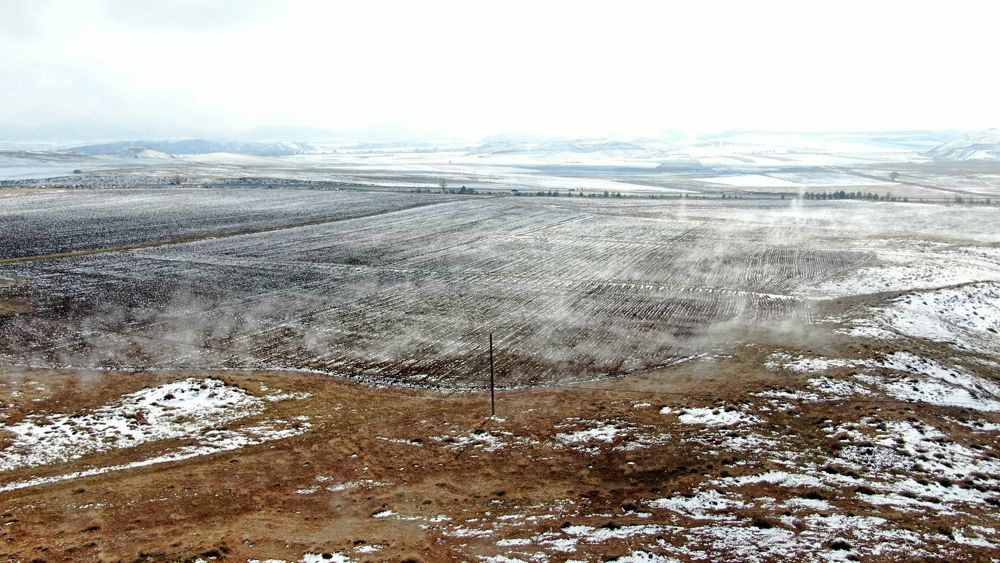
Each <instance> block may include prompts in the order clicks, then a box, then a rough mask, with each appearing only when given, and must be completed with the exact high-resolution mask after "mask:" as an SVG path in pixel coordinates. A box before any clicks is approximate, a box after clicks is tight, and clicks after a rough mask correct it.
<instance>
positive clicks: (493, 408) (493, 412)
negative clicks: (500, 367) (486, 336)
mask: <svg viewBox="0 0 1000 563" xmlns="http://www.w3.org/2000/svg"><path fill="white" fill-rule="evenodd" d="M496 414H497V403H496V395H495V394H494V391H493V333H492V332H491V333H490V418H492V417H494V416H496Z"/></svg>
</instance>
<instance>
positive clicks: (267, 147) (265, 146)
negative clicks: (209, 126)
mask: <svg viewBox="0 0 1000 563" xmlns="http://www.w3.org/2000/svg"><path fill="white" fill-rule="evenodd" d="M311 150H313V148H312V147H311V146H309V145H307V144H305V143H290V142H242V141H212V140H208V139H181V140H173V141H118V142H114V143H98V144H93V145H82V146H78V147H72V148H69V149H66V151H67V152H74V153H81V154H94V155H101V154H105V155H106V154H111V155H121V156H136V157H139V156H153V155H158V156H159V155H167V156H177V155H185V154H207V153H217V152H226V153H234V154H248V155H254V156H289V155H293V154H302V153H306V152H309V151H311Z"/></svg>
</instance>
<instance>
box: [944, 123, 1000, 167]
mask: <svg viewBox="0 0 1000 563" xmlns="http://www.w3.org/2000/svg"><path fill="white" fill-rule="evenodd" d="M928 154H929V155H930V156H933V157H934V158H936V159H939V160H1000V129H988V130H986V131H980V132H978V133H972V134H970V135H966V136H965V137H962V138H961V139H956V140H954V141H950V142H947V143H944V144H942V145H939V146H937V147H935V148H933V149H931V150H930V151H929V152H928Z"/></svg>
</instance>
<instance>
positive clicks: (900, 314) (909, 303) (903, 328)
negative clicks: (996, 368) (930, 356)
mask: <svg viewBox="0 0 1000 563" xmlns="http://www.w3.org/2000/svg"><path fill="white" fill-rule="evenodd" d="M998 273H1000V272H998ZM874 320H875V322H876V323H879V324H881V325H882V326H884V327H885V328H887V329H889V330H892V331H895V332H897V333H899V334H904V335H906V336H910V337H916V338H924V339H927V340H933V341H935V342H942V343H946V344H948V345H950V346H953V347H955V348H957V349H959V350H968V351H973V352H979V353H983V354H994V355H1000V283H997V282H989V283H976V284H969V285H964V286H961V287H952V288H945V289H937V290H933V291H917V292H911V293H907V294H905V295H901V296H900V297H897V298H896V299H893V300H892V301H890V302H889V304H888V305H887V306H886V307H885V308H882V309H880V310H878V311H877V312H876V314H875V315H874Z"/></svg>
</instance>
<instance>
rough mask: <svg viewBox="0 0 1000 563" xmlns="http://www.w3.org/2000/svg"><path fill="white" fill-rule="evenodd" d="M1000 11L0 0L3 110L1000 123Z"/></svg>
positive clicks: (567, 128) (655, 126)
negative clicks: (998, 48) (999, 38)
mask: <svg viewBox="0 0 1000 563" xmlns="http://www.w3.org/2000/svg"><path fill="white" fill-rule="evenodd" d="M140 8H141V9H140ZM998 11H1000V10H998V9H997V8H994V4H993V3H991V2H951V3H948V4H941V3H937V2H934V3H931V2H896V1H885V2H877V3H872V2H855V1H847V2H829V3H818V2H808V3H806V2H791V1H781V2H777V1H772V2H752V3H751V2H735V1H734V2H670V3H666V2H615V3H608V2H521V1H514V2H495V3H490V4H486V3H482V2H402V1H399V2H358V3H340V2H337V3H334V2H305V1H302V2H287V3H284V2H254V3H252V4H247V3H245V2H233V1H230V0H227V1H224V2H218V1H216V2H204V3H203V2H189V1H184V2H157V3H149V2H142V3H139V4H134V5H133V4H132V3H126V2H120V1H117V0H106V1H105V2H97V3H94V2H86V3H81V2H42V3H37V2H32V3H26V2H10V1H8V2H2V3H0V12H2V13H0V21H6V22H7V24H4V25H0V49H2V52H3V53H5V55H10V56H5V57H4V60H3V61H2V62H0V79H2V81H3V86H4V88H2V89H0V125H29V124H31V123H34V122H37V121H45V120H48V121H59V120H72V119H77V120H80V119H88V120H102V121H106V122H109V123H110V122H116V121H129V122H135V121H137V120H138V121H148V122H150V123H160V122H170V123H175V124H177V126H178V127H190V126H194V125H198V126H213V127H230V128H240V127H252V126H254V125H259V124H302V125H313V126H319V127H332V128H340V127H359V126H365V125H372V124H385V123H394V124H401V125H409V126H415V127H427V128H434V129H439V130H451V131H455V132H458V133H463V134H469V135H480V134H485V133H489V132H494V131H511V130H516V131H532V132H539V133H554V134H565V135H588V134H608V133H611V134H615V133H617V134H622V135H643V134H655V133H656V132H658V131H661V130H663V129H665V128H686V129H726V128H762V129H800V130H801V129H876V128H923V127H955V128H968V129H975V128H985V127H990V126H997V125H1000V110H998V106H997V104H996V103H995V100H996V99H998V95H1000V78H998V76H997V75H996V73H994V72H992V70H991V69H992V66H993V65H992V62H993V60H992V59H994V56H993V51H994V50H995V49H994V47H995V46H994V45H993V37H994V30H993V29H992V27H993V24H994V22H996V21H998V19H997V18H996V16H997V15H998V13H997V12H998ZM8 16H9V17H8ZM11 22H19V23H11Z"/></svg>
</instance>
